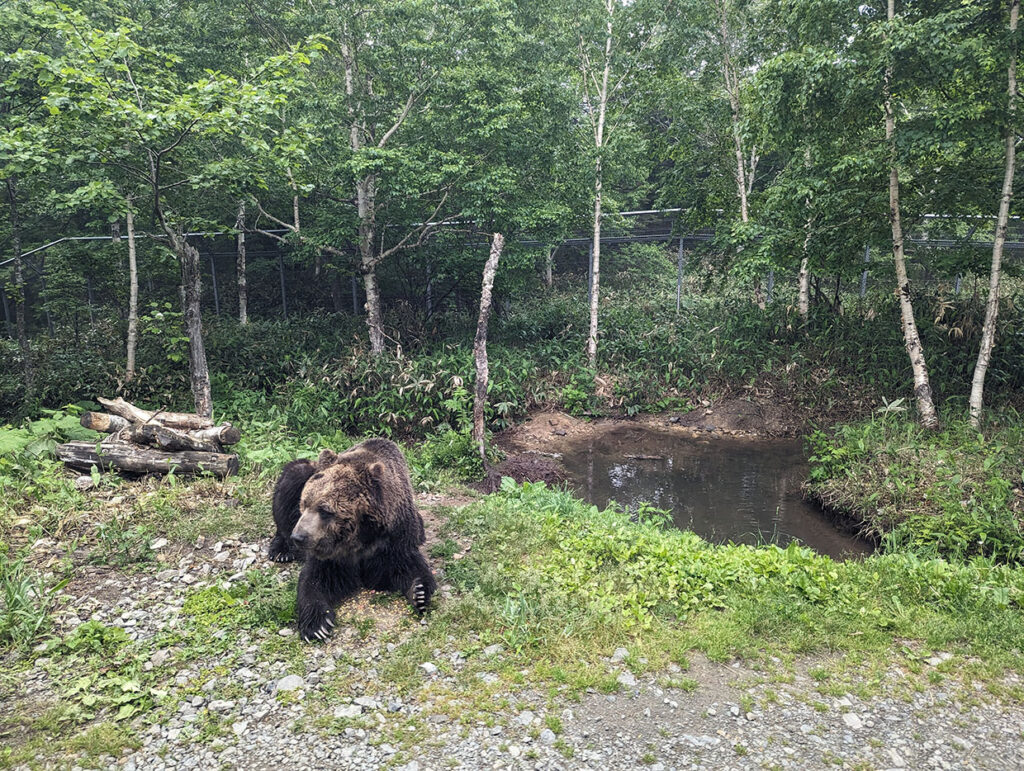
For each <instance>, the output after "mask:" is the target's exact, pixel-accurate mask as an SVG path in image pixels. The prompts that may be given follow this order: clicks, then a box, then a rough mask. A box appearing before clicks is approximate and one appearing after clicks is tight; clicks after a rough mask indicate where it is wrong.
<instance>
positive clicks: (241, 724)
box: [231, 720, 249, 736]
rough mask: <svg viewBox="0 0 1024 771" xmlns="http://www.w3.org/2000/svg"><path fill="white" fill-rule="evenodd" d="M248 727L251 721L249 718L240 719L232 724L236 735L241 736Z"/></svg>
mask: <svg viewBox="0 0 1024 771" xmlns="http://www.w3.org/2000/svg"><path fill="white" fill-rule="evenodd" d="M248 727H249V722H248V721H247V720H239V721H238V722H237V723H233V724H232V726H231V730H232V731H234V732H235V736H241V735H242V734H244V733H245V729H247V728H248Z"/></svg>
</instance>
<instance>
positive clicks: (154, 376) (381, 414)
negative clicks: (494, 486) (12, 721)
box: [0, 0, 1024, 433]
mask: <svg viewBox="0 0 1024 771" xmlns="http://www.w3.org/2000/svg"><path fill="white" fill-rule="evenodd" d="M1017 14H1018V5H1017V3H1016V2H1011V3H1005V2H992V1H989V0H984V1H983V0H967V1H966V2H960V3H956V4H949V3H941V2H900V3H893V2H890V3H889V4H888V6H884V5H883V4H882V3H880V2H876V3H875V4H868V3H854V2H848V1H845V0H787V2H781V3H779V2H760V1H759V0H750V1H745V0H715V1H714V2H671V3H667V4H666V3H663V2H646V1H644V0H640V1H638V2H631V3H619V2H616V1H615V0H593V1H590V2H581V1H579V0H571V1H567V2H557V3H554V4H545V5H544V6H543V8H541V7H540V6H537V5H536V4H533V3H525V2H523V3H516V2H497V1H494V0H467V1H462V0H457V1H453V2H435V1H433V0H431V1H424V0H387V1H386V2H373V3H369V2H367V3H361V2H351V3H344V4H336V3H331V2H315V1H311V2H306V3H283V2H282V3H278V2H273V1H269V2H246V3H231V2H228V3H223V2H222V3H206V2H189V3H176V2H175V3H172V2H159V1H154V0H149V1H146V2H119V3H89V2H85V3H79V4H76V6H75V7H73V8H72V7H69V6H64V5H61V4H59V3H51V2H34V1H32V2H28V1H26V2H8V3H5V4H4V5H3V6H2V7H0V40H2V48H3V57H2V60H0V179H2V181H3V188H4V190H3V195H2V199H3V205H4V207H5V210H6V211H5V216H4V217H3V218H2V220H0V250H2V259H0V279H2V281H3V292H2V296H3V302H4V313H5V322H6V327H5V331H6V336H5V337H4V339H3V340H2V341H0V356H2V358H3V361H4V367H3V368H2V372H0V405H2V407H0V418H3V419H5V420H9V421H12V420H17V419H20V418H23V417H26V416H34V415H37V414H38V411H39V410H40V408H43V407H51V408H54V407H59V406H61V405H63V404H67V403H69V402H74V401H78V400H81V399H84V398H92V397H94V396H96V395H99V394H112V393H115V392H117V393H121V394H124V395H125V396H126V397H128V398H132V399H138V400H140V401H141V402H146V403H153V404H156V405H162V406H169V407H188V408H189V409H191V408H193V406H194V408H195V409H198V410H199V411H200V412H209V410H210V409H216V410H218V411H220V412H222V413H224V412H226V413H228V414H233V413H237V412H239V411H243V412H252V411H254V410H257V411H258V410H265V409H267V407H268V405H271V404H278V405H281V406H284V407H286V408H287V413H288V414H287V420H288V421H289V424H290V425H291V427H292V428H294V429H295V430H299V431H314V430H315V431H326V430H345V431H351V432H356V433H361V432H365V431H375V432H387V433H394V432H399V433H417V432H423V431H426V430H431V429H433V428H435V427H437V426H440V425H442V424H445V423H447V424H449V425H452V426H459V425H463V424H464V423H466V421H468V415H469V411H470V402H471V396H470V391H471V385H470V383H471V380H472V373H473V358H472V341H473V334H474V329H475V327H476V325H477V305H478V302H479V299H480V282H481V273H482V271H483V267H484V262H485V260H486V259H487V256H488V248H489V245H490V243H491V238H492V235H493V234H494V233H498V232H500V233H502V234H503V235H504V237H505V239H506V242H507V246H506V249H505V252H504V254H503V256H502V259H501V262H500V264H499V266H498V270H497V276H496V279H495V316H494V319H493V324H492V327H493V330H492V334H491V343H492V349H491V359H492V366H491V370H492V371H491V383H490V391H489V404H488V406H487V419H488V424H489V426H490V427H491V428H500V427H502V426H505V425H508V424H509V422H510V421H512V420H514V419H515V418H516V417H519V416H522V415H523V414H525V413H526V412H527V411H528V410H529V409H531V408H532V407H535V406H537V405H541V404H557V405H560V406H562V407H565V408H567V409H569V410H570V411H574V412H577V413H593V412H597V411H601V410H608V409H612V410H621V411H622V412H624V413H626V414H635V413H636V412H638V411H656V410H664V409H668V408H679V409H684V408H688V407H692V406H693V405H694V404H697V403H699V400H701V399H703V398H705V397H708V396H711V395H716V394H719V395H720V394H723V393H747V394H749V393H752V392H760V393H763V394H769V395H774V397H775V398H778V399H780V400H783V401H791V402H793V403H794V404H795V405H797V406H799V407H801V409H803V410H804V411H805V413H807V414H810V415H811V416H812V417H824V418H827V419H829V420H832V421H836V420H839V419H843V418H847V417H850V416H858V415H862V414H865V413H867V412H870V411H871V410H873V409H874V408H876V407H877V406H878V405H879V404H883V405H891V404H898V405H901V406H902V405H904V404H906V405H913V406H914V407H915V408H916V410H917V414H918V415H919V417H920V419H921V420H922V422H923V423H924V424H925V425H931V426H934V425H937V424H938V417H937V416H936V413H935V406H934V402H935V401H938V403H939V405H940V408H941V407H942V406H943V405H950V414H953V415H964V416H966V414H967V413H968V410H970V412H971V415H972V417H973V419H974V420H975V422H976V423H977V421H978V420H980V417H981V410H980V405H981V403H982V392H981V386H983V385H985V384H987V389H988V390H987V396H988V398H989V400H992V399H995V400H996V401H998V403H999V405H1000V407H1001V408H1002V407H1006V406H1009V405H1013V404H1014V403H1015V400H1016V398H1017V397H1016V393H1017V392H1018V391H1019V388H1020V386H1021V385H1022V379H1024V367H1022V366H1021V363H1022V361H1024V358H1022V356H1024V337H1022V335H1021V332H1020V311H1019V309H1018V308H1017V307H1016V304H1015V296H1016V294H1017V293H1016V291H1015V290H1016V289H1017V288H1018V287H1019V278H1018V277H1019V273H1020V257H1019V255H1020V250H1021V249H1022V248H1024V244H1022V243H1021V242H1022V241H1024V233H1022V231H1021V227H1020V224H1019V220H1018V219H1016V218H1015V217H1014V216H1012V215H1013V206H1012V181H1013V172H1014V165H1015V161H1014V149H1015V145H1016V141H1017V122H1016V80H1015V62H1016V51H1017V44H1018V34H1017V31H1016V24H1017V21H1016V20H1017ZM633 212H648V213H646V214H644V213H641V214H633ZM1004 252H1005V253H1006V255H1007V257H1006V259H1005V260H1003V253H1004ZM1000 281H1001V282H1002V286H1001V287H1000ZM1000 294H1002V295H1003V296H1004V299H1003V304H1002V308H1001V309H1000V308H999V307H998V305H997V304H996V303H995V300H996V299H997V298H998V297H999V296H1000ZM1000 311H1001V312H1000ZM988 351H991V352H992V353H991V363H989V361H988V356H989V354H988ZM986 373H987V379H986ZM968 401H970V405H969V404H968Z"/></svg>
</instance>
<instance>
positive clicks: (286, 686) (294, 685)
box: [277, 675, 306, 692]
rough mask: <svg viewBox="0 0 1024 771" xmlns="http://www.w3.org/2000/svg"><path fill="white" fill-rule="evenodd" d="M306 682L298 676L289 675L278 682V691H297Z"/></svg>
mask: <svg viewBox="0 0 1024 771" xmlns="http://www.w3.org/2000/svg"><path fill="white" fill-rule="evenodd" d="M305 684H306V682H305V681H304V680H303V679H302V678H301V677H299V676H298V675H288V676H287V677H282V678H281V679H280V680H278V681H277V690H278V691H280V692H287V691H297V690H298V689H299V688H301V687H302V686H304V685H305Z"/></svg>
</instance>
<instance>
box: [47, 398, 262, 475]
mask: <svg viewBox="0 0 1024 771" xmlns="http://www.w3.org/2000/svg"><path fill="white" fill-rule="evenodd" d="M97 401H98V402H99V403H100V404H102V405H103V406H104V407H105V408H106V409H107V412H86V413H85V414H84V415H82V419H81V423H82V425H83V426H84V427H85V428H91V429H92V430H93V431H100V432H102V433H105V434H109V436H108V437H106V438H105V439H103V441H101V442H100V443H99V444H98V445H97V444H96V443H95V442H67V443H65V444H61V445H58V446H57V450H56V452H57V457H58V458H59V459H60V460H62V461H64V463H65V465H67V466H70V467H71V468H74V469H78V470H80V471H89V470H91V469H92V467H93V466H96V467H97V468H98V469H100V470H101V471H105V470H108V469H117V470H119V471H125V472H128V473H132V474H167V473H168V472H170V471H171V470H172V469H173V470H174V473H175V474H200V473H206V474H213V475H215V476H218V477H221V478H223V477H226V476H230V475H231V474H237V473H238V456H237V455H235V454H234V453H226V452H224V446H225V445H231V444H236V443H237V442H238V440H239V439H241V438H242V435H241V433H240V432H239V430H238V429H237V428H235V427H234V426H232V425H231V424H230V423H222V424H220V425H219V426H215V425H214V424H213V421H212V420H210V419H209V418H204V417H200V416H199V415H195V414H192V413H185V412H164V411H161V410H156V411H150V410H143V409H140V408H138V407H136V406H135V405H134V404H130V403H129V402H126V401H125V400H124V399H121V398H117V399H103V398H99V399H97Z"/></svg>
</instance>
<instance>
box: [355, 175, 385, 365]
mask: <svg viewBox="0 0 1024 771" xmlns="http://www.w3.org/2000/svg"><path fill="white" fill-rule="evenodd" d="M376 194H377V181H376V179H374V177H373V175H370V176H367V177H365V178H364V179H361V180H360V181H359V182H358V183H356V211H357V213H358V215H359V258H360V270H361V271H362V274H363V288H364V289H365V290H366V326H367V328H368V329H369V331H370V354H371V355H373V356H380V355H381V354H382V353H384V318H383V313H382V312H381V302H380V287H379V286H378V285H377V255H376V252H375V245H374V242H375V240H376V235H377V228H376V222H375V221H374V207H375V205H376Z"/></svg>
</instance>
